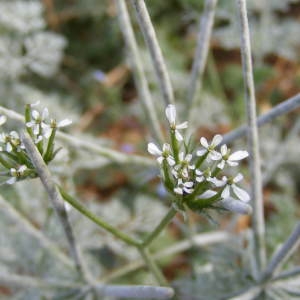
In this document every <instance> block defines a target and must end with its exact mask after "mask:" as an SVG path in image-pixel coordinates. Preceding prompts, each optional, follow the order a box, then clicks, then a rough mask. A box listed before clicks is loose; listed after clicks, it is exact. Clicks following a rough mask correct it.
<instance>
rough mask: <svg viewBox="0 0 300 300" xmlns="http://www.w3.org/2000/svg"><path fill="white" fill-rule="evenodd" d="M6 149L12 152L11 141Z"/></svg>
mask: <svg viewBox="0 0 300 300" xmlns="http://www.w3.org/2000/svg"><path fill="white" fill-rule="evenodd" d="M6 151H7V152H11V151H12V145H11V144H10V143H7V144H6Z"/></svg>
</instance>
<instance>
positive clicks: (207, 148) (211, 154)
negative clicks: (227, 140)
mask: <svg viewBox="0 0 300 300" xmlns="http://www.w3.org/2000/svg"><path fill="white" fill-rule="evenodd" d="M222 139H223V138H222V136H221V135H220V134H217V135H215V136H214V137H213V139H212V142H211V143H210V144H208V141H207V139H206V138H205V137H202V138H201V139H200V144H201V145H202V147H203V148H202V149H200V150H198V151H197V155H198V156H203V155H205V154H206V153H207V152H208V158H209V159H211V160H220V159H221V158H222V155H221V153H219V152H217V151H216V150H215V148H216V147H217V146H218V145H219V144H220V143H221V142H222Z"/></svg>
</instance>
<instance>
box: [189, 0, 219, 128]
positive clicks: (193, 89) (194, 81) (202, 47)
mask: <svg viewBox="0 0 300 300" xmlns="http://www.w3.org/2000/svg"><path fill="white" fill-rule="evenodd" d="M216 4H217V0H206V1H205V8H204V12H203V15H202V16H201V19H200V21H199V30H198V38H197V48H196V53H195V58H194V62H193V67H192V72H191V76H190V81H189V85H188V89H187V101H188V105H187V106H188V107H189V112H188V113H189V119H188V120H189V123H193V122H194V120H195V117H196V111H197V110H196V109H195V108H196V107H197V97H196V94H197V93H198V91H199V90H200V88H201V86H202V78H203V74H204V70H205V66H206V61H207V55H208V50H209V43H210V38H211V32H212V28H213V23H214V15H215V7H216ZM190 128H191V127H190Z"/></svg>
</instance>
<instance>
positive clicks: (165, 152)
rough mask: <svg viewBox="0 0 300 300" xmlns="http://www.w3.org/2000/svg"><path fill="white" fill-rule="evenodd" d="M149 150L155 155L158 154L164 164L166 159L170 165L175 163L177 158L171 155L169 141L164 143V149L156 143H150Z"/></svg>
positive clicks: (158, 159) (160, 161)
mask: <svg viewBox="0 0 300 300" xmlns="http://www.w3.org/2000/svg"><path fill="white" fill-rule="evenodd" d="M148 152H149V153H150V154H152V155H154V156H157V158H156V159H157V161H158V162H159V163H160V164H162V163H163V161H164V160H165V159H166V160H167V162H168V164H169V165H170V166H174V165H175V160H174V158H173V156H171V155H170V154H171V146H170V145H169V144H167V143H164V144H163V149H162V150H160V149H159V148H158V147H157V146H156V145H155V144H154V143H149V144H148Z"/></svg>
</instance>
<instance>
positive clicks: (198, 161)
mask: <svg viewBox="0 0 300 300" xmlns="http://www.w3.org/2000/svg"><path fill="white" fill-rule="evenodd" d="M208 153H209V152H208V151H207V152H206V153H205V154H204V155H202V156H200V157H199V159H198V160H197V162H196V169H198V168H199V167H200V166H201V165H202V163H203V162H204V160H205V158H206V157H207V155H208Z"/></svg>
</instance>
